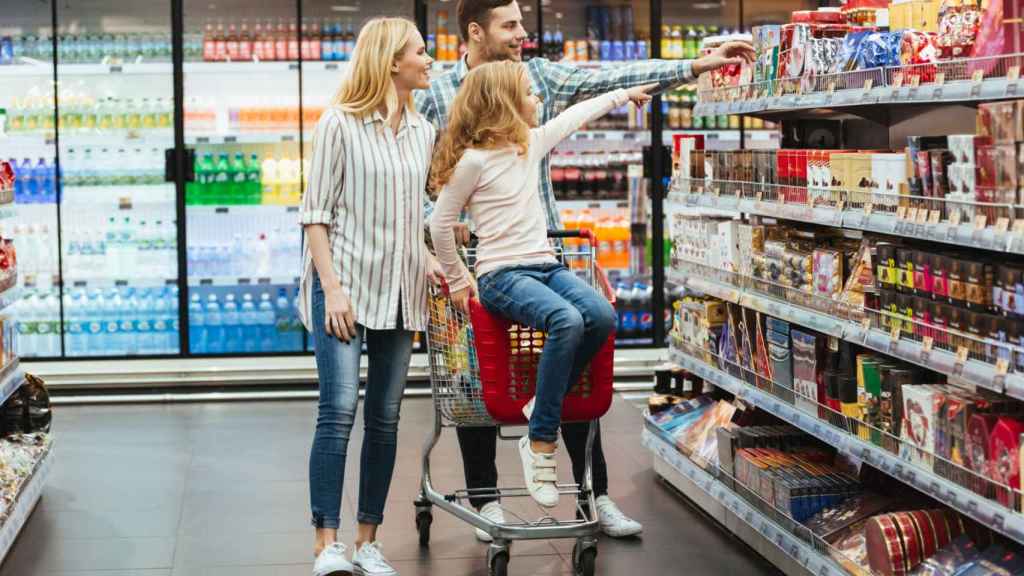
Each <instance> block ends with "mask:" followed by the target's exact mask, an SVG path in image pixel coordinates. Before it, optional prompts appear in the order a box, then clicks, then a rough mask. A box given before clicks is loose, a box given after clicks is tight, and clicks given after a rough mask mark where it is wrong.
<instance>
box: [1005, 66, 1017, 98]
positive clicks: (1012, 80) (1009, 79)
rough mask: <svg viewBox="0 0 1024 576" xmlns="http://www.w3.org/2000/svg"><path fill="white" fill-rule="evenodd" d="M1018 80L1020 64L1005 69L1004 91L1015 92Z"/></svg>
mask: <svg viewBox="0 0 1024 576" xmlns="http://www.w3.org/2000/svg"><path fill="white" fill-rule="evenodd" d="M1019 80H1020V66H1018V65H1016V64H1015V65H1013V66H1010V67H1009V68H1008V69H1007V70H1006V93H1007V94H1016V93H1017V85H1018V81H1019Z"/></svg>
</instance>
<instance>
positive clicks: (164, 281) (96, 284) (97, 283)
mask: <svg viewBox="0 0 1024 576" xmlns="http://www.w3.org/2000/svg"><path fill="white" fill-rule="evenodd" d="M177 285H178V279H177V278H76V279H67V278H66V279H65V280H64V287H65V288H66V289H73V288H100V289H107V288H159V287H163V286H177Z"/></svg>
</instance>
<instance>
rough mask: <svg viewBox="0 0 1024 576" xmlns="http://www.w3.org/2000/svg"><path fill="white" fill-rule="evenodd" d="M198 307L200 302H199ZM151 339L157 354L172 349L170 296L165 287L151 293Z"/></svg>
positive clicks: (170, 351) (167, 352) (168, 351)
mask: <svg viewBox="0 0 1024 576" xmlns="http://www.w3.org/2000/svg"><path fill="white" fill-rule="evenodd" d="M199 307H200V309H202V303H201V302H200V306H199ZM152 315H153V339H154V346H155V348H156V353H157V354H170V353H172V352H173V351H174V345H173V342H172V341H171V338H172V337H173V334H172V332H173V331H172V324H171V319H170V318H169V316H170V296H169V294H168V290H167V289H166V288H165V289H163V290H161V291H159V292H154V294H153V308H152Z"/></svg>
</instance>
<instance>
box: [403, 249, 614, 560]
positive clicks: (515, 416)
mask: <svg viewBox="0 0 1024 576" xmlns="http://www.w3.org/2000/svg"><path fill="white" fill-rule="evenodd" d="M548 236H549V237H550V238H553V239H560V240H562V241H563V245H562V246H561V247H560V248H559V249H558V252H559V255H560V258H561V260H562V262H563V263H564V264H565V265H566V266H567V267H569V268H570V269H571V270H573V271H575V272H576V273H577V274H578V275H579V276H580V277H581V278H583V279H584V280H585V281H587V282H588V283H589V284H590V285H591V286H593V287H594V288H595V289H596V290H597V291H598V292H600V293H601V294H603V295H604V296H606V297H607V298H608V299H609V301H611V302H613V303H614V293H613V292H612V289H611V285H610V284H609V282H608V278H607V277H606V276H605V274H604V272H603V271H602V270H601V268H600V267H599V266H598V265H597V262H596V259H595V251H596V247H597V243H596V241H595V238H594V236H593V234H592V233H591V232H590V231H589V230H571V231H555V232H549V233H548ZM474 256H475V251H474V250H472V249H466V250H465V260H466V263H467V267H468V268H469V269H470V271H471V272H472V265H473V262H474ZM429 308H430V320H429V323H428V325H427V351H428V352H427V353H428V356H429V358H430V384H431V390H432V397H433V403H434V428H433V431H432V432H431V433H430V435H429V436H428V438H427V441H426V445H425V446H424V450H423V477H422V482H421V493H420V495H419V497H418V498H417V500H416V502H415V506H416V526H417V528H418V529H419V538H420V545H421V546H424V547H425V546H428V545H429V543H430V526H431V523H432V521H433V512H432V509H433V507H434V506H437V507H439V508H441V509H442V510H445V511H446V512H448V513H450V514H452V515H454V516H455V517H457V518H459V519H461V520H462V521H464V522H466V523H468V524H470V525H472V526H473V527H475V528H479V529H481V530H483V531H484V532H487V533H488V534H490V536H491V538H492V539H493V542H492V543H491V546H490V548H489V549H488V553H487V561H488V566H489V567H490V573H491V574H492V576H505V575H506V574H507V571H508V563H509V558H510V555H509V553H510V549H511V543H512V542H513V541H515V540H543V539H570V538H571V539H575V540H576V545H575V547H574V548H573V565H574V569H575V571H576V573H577V574H579V575H583V576H592V575H593V574H594V572H595V566H596V560H597V533H598V530H599V527H598V522H597V518H596V510H597V507H596V503H595V497H594V493H593V489H592V480H593V477H592V471H591V460H592V458H591V451H592V448H593V444H594V437H595V434H596V429H597V428H596V424H595V423H596V421H597V419H598V418H600V417H601V416H603V415H604V413H605V412H607V411H608V408H609V407H610V406H611V401H612V375H613V363H614V355H615V335H614V334H612V335H611V336H610V337H609V338H608V341H607V342H606V343H605V345H604V346H603V347H602V349H601V350H600V352H598V354H597V355H596V356H595V358H594V359H593V360H592V361H591V363H590V366H589V367H588V368H587V370H586V371H585V372H584V374H583V377H582V378H580V381H579V382H577V383H575V384H574V385H573V387H572V388H571V389H570V391H569V393H568V395H567V396H566V397H565V401H564V403H563V407H562V421H563V422H586V421H589V422H590V431H589V434H588V437H587V445H586V459H585V460H586V462H585V471H584V479H583V484H582V486H581V485H578V484H559V485H558V490H559V493H560V495H562V496H571V497H572V498H573V499H574V501H575V504H576V506H575V508H576V515H575V517H574V518H572V519H568V520H560V519H556V518H553V517H552V516H551V515H549V514H547V513H544V515H543V517H542V518H540V519H539V520H525V519H522V518H516V519H514V520H511V521H507V522H505V523H503V524H497V523H494V522H491V521H490V520H488V519H487V518H485V517H483V516H481V515H480V514H478V513H477V511H476V510H474V509H473V507H472V506H471V505H470V504H469V500H470V498H496V499H497V498H500V499H513V498H525V499H531V496H530V494H529V491H528V490H527V489H526V488H525V487H516V488H499V487H494V488H486V489H460V490H456V491H454V492H453V493H451V494H442V493H440V492H439V491H438V490H436V489H435V488H434V486H433V485H432V483H431V476H430V454H431V452H432V451H433V449H434V447H435V446H436V445H437V442H438V439H439V438H440V436H441V432H442V430H443V429H444V428H454V427H463V426H464V427H484V426H492V427H497V428H498V430H499V436H500V437H501V438H502V439H504V440H512V439H516V440H518V438H519V436H518V435H515V436H513V435H506V434H504V433H502V427H504V426H523V425H525V424H526V423H527V418H526V417H525V416H524V414H523V407H524V406H525V405H526V404H527V403H528V402H529V401H530V399H531V398H533V395H534V390H535V387H536V375H537V365H538V363H539V360H540V354H541V350H542V349H543V346H544V333H543V332H541V331H537V330H533V329H532V328H529V327H526V326H519V325H516V324H514V323H511V322H509V321H508V320H505V319H503V318H500V317H497V316H494V315H492V314H490V313H489V312H487V310H485V309H484V307H483V305H481V304H480V303H479V302H478V301H476V300H472V301H471V302H470V313H469V314H468V315H467V314H465V313H464V312H462V311H461V310H459V309H458V308H456V307H455V306H453V305H452V302H451V300H450V298H449V297H448V295H447V294H446V291H445V290H432V291H431V294H430V302H429ZM583 503H586V506H584V504H583Z"/></svg>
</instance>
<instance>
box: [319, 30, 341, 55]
mask: <svg viewBox="0 0 1024 576" xmlns="http://www.w3.org/2000/svg"><path fill="white" fill-rule="evenodd" d="M320 59H321V60H324V61H325V62H331V61H333V60H338V59H339V58H337V57H336V56H335V54H334V38H332V36H331V24H330V23H329V22H328V21H327V20H324V25H323V28H321V29H320Z"/></svg>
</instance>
